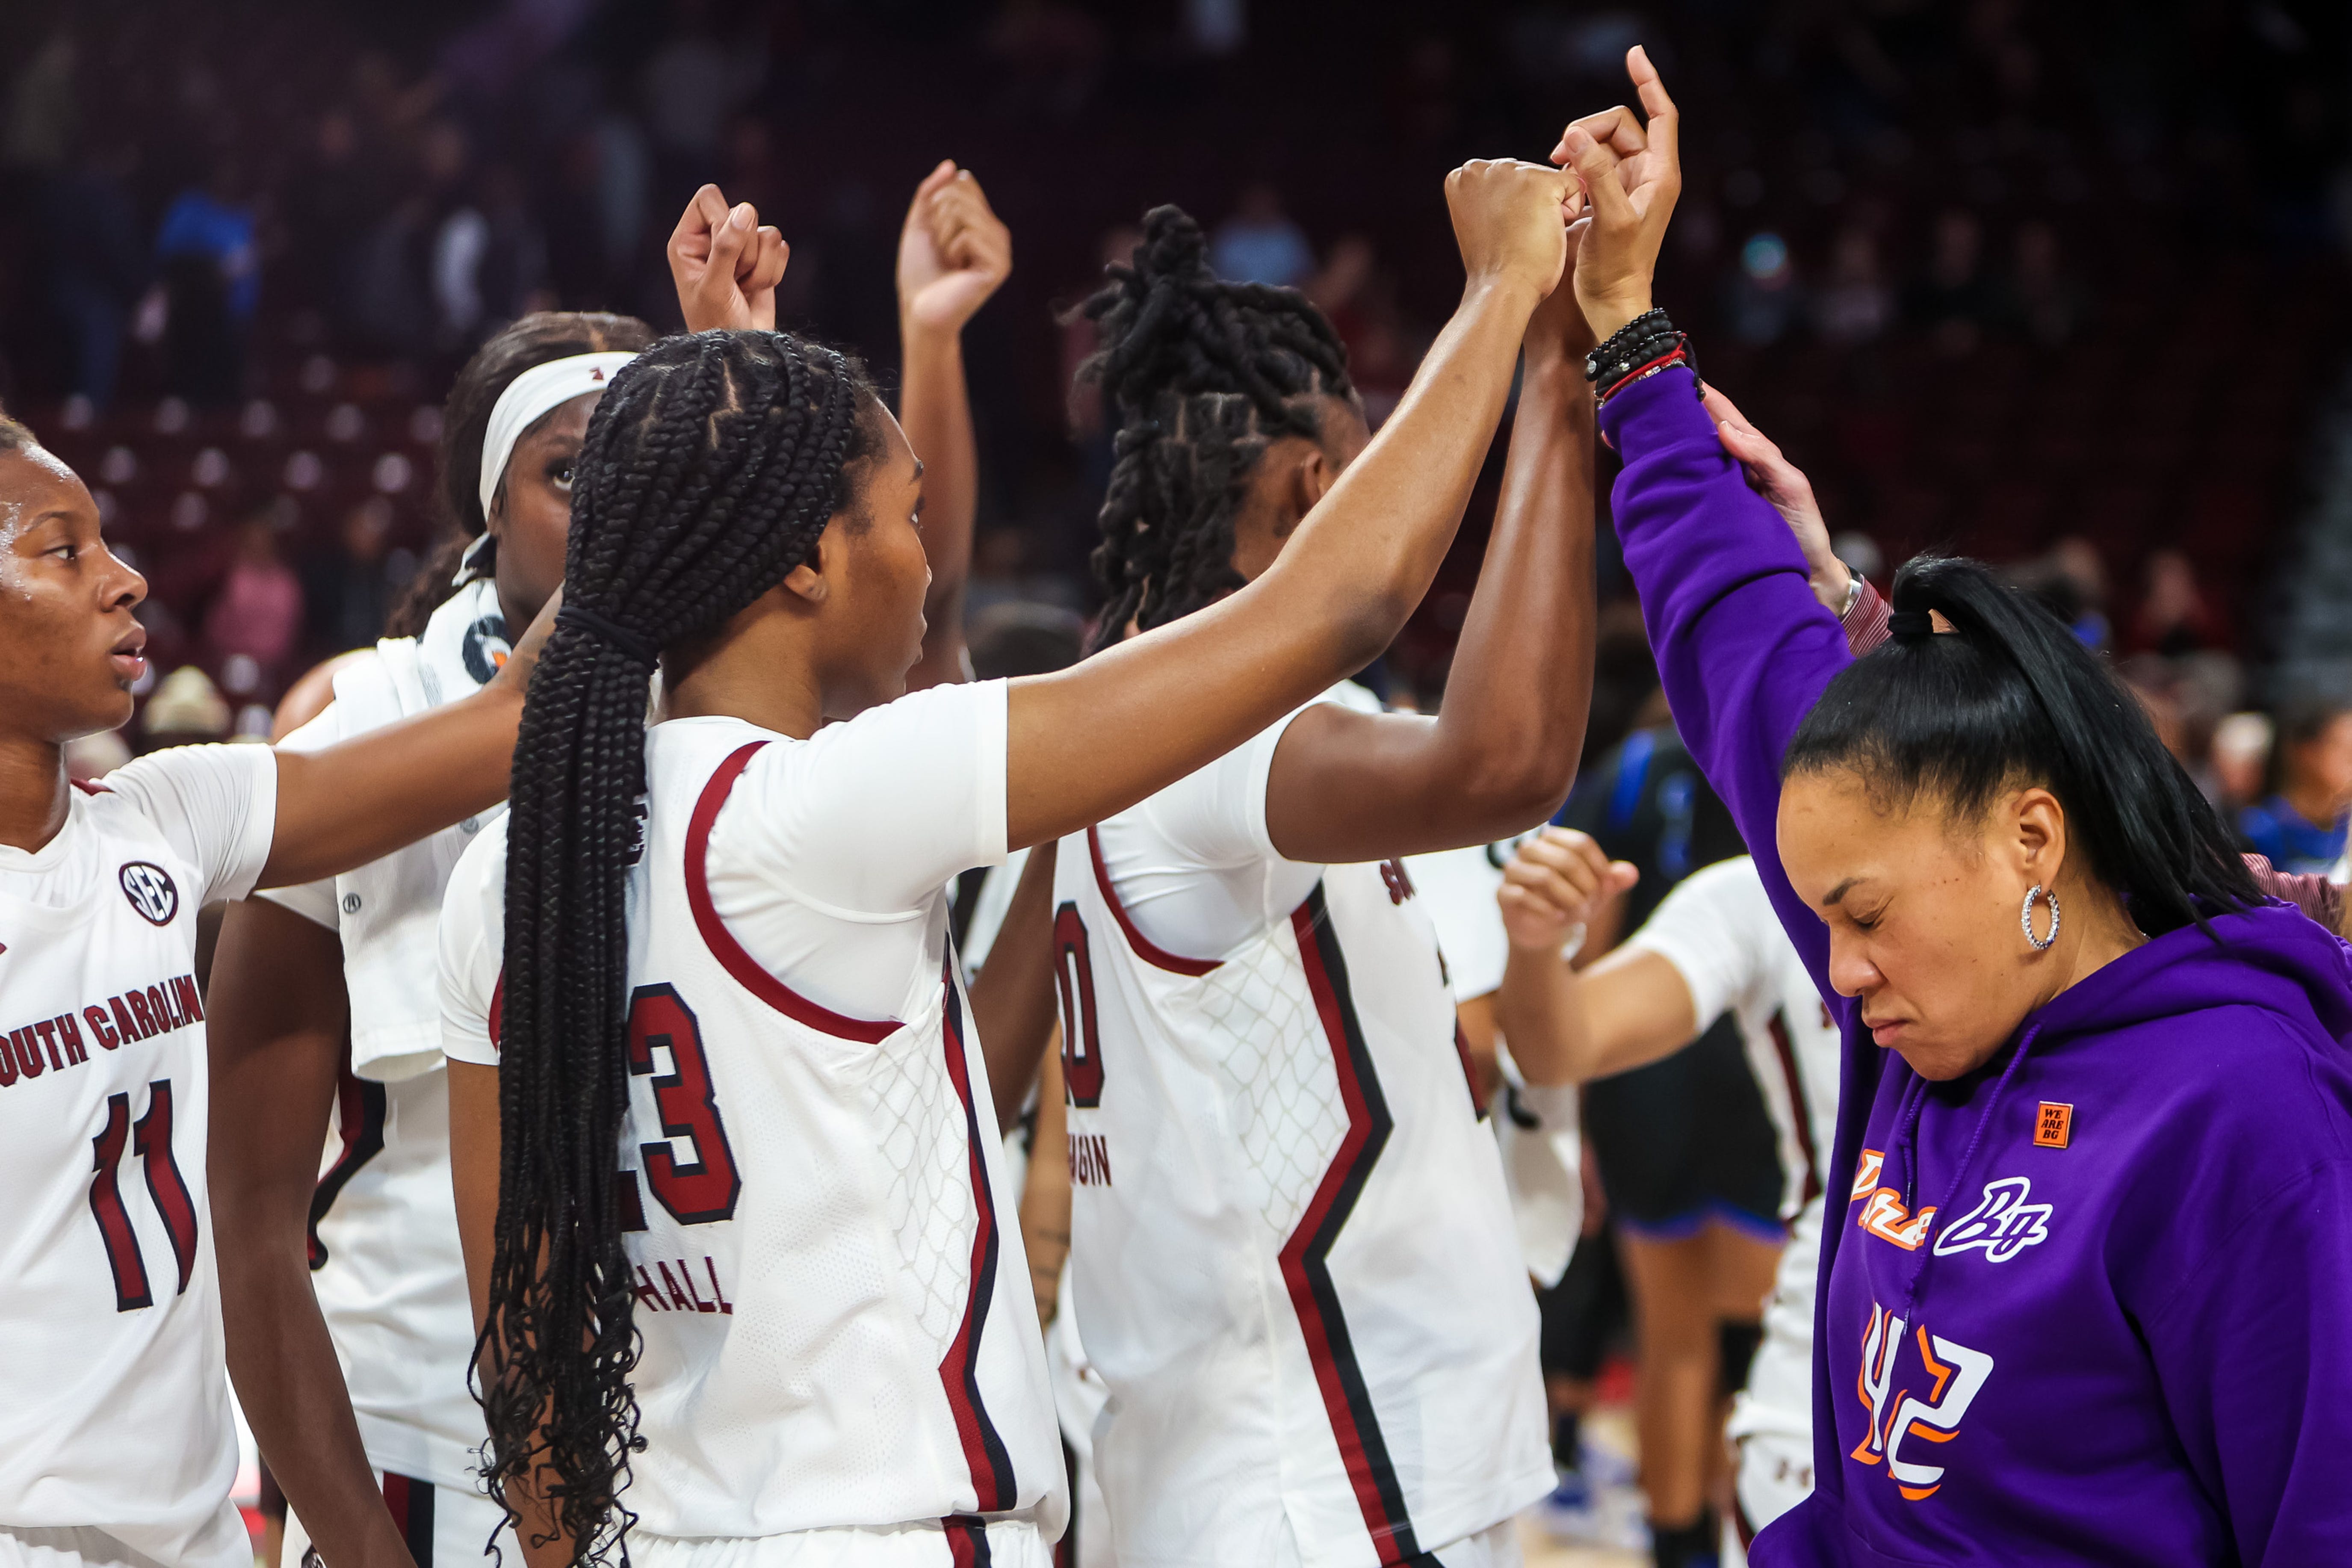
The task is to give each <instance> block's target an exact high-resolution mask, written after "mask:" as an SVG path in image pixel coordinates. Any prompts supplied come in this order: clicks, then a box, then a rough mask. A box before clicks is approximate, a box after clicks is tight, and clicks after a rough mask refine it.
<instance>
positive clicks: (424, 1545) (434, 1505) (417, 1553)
mask: <svg viewBox="0 0 2352 1568" xmlns="http://www.w3.org/2000/svg"><path fill="white" fill-rule="evenodd" d="M375 1474H376V1480H377V1482H378V1484H380V1485H381V1486H382V1487H383V1503H384V1506H385V1507H386V1508H388V1509H390V1510H392V1520H393V1522H394V1524H396V1525H398V1526H399V1527H400V1533H401V1536H402V1538H403V1539H404V1540H405V1541H406V1542H408V1554H409V1555H410V1556H411V1557H413V1558H415V1560H416V1568H434V1565H435V1564H436V1563H438V1564H439V1565H440V1568H449V1565H450V1564H451V1563H475V1562H479V1561H482V1560H484V1559H486V1558H488V1556H489V1554H490V1531H493V1530H496V1531H499V1546H501V1547H502V1548H504V1549H505V1553H506V1562H507V1568H515V1565H516V1564H518V1563H520V1562H521V1561H522V1552H521V1549H520V1547H519V1546H518V1545H517V1543H516V1542H515V1538H514V1531H513V1529H512V1527H511V1526H509V1525H507V1523H506V1510H504V1509H502V1508H500V1507H499V1505H498V1504H497V1503H495V1502H492V1501H491V1500H490V1499H489V1497H488V1494H487V1493H483V1492H478V1491H476V1490H474V1489H472V1488H470V1487H464V1488H460V1487H437V1486H435V1485H434V1484H433V1483H432V1482H431V1481H425V1480H418V1479H415V1478H413V1477H409V1476H403V1475H394V1474H390V1473H387V1472H385V1471H383V1470H378V1471H377V1472H376V1473H375ZM309 1550H310V1531H308V1530H307V1529H305V1528H303V1524H302V1521H301V1520H299V1519H298V1518H297V1517H295V1513H294V1510H293V1508H292V1507H291V1506H290V1505H289V1507H288V1508H287V1510H286V1544H285V1546H284V1548H283V1549H282V1550H280V1552H278V1568H302V1554H303V1553H304V1552H307V1551H309Z"/></svg>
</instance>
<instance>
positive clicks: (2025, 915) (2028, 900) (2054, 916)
mask: <svg viewBox="0 0 2352 1568" xmlns="http://www.w3.org/2000/svg"><path fill="white" fill-rule="evenodd" d="M2036 899H2047V900H2050V934H2049V935H2048V936H2036V935H2034V934H2033V900H2036ZM2017 923H2018V924H2019V925H2020V926H2022V927H2023V928H2024V930H2025V940H2026V941H2028V942H2032V944H2033V948H2034V951H2035V952H2049V951H2050V944H2051V943H2052V942H2056V941H2057V940H2058V895H2057V894H2055V893H2050V892H2044V891H2043V890H2042V884H2041V883H2039V882H2036V883H2034V884H2033V886H2032V887H2031V888H2028V889H2025V904H2024V907H2023V908H2021V909H2020V910H2018V911H2017Z"/></svg>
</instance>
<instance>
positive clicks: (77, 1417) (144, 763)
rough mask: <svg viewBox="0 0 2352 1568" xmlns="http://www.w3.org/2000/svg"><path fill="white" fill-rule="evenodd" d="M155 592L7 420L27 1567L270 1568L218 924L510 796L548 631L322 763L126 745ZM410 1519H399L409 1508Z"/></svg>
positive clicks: (2, 931) (17, 1506) (15, 1538)
mask: <svg viewBox="0 0 2352 1568" xmlns="http://www.w3.org/2000/svg"><path fill="white" fill-rule="evenodd" d="M145 595H146V584H145V582H144V581H143V580H142V578H141V577H140V576H139V574H137V573H135V572H133V571H131V569H130V568H129V567H127V566H125V565H124V564H123V563H121V561H119V560H117V559H116V558H115V556H114V555H113V554H112V553H111V552H110V551H109V550H108V549H107V547H106V544H105V542H104V541H103V540H102V539H101V538H100V531H99V516H98V509H97V507H96V506H95V505H94V504H93V503H92V501H91V500H90V496H89V491H88V489H85V488H84V487H83V485H82V483H81V481H80V479H78V478H76V477H75V475H74V473H73V471H72V470H71V469H70V468H67V467H66V466H65V465H64V464H63V463H61V462H59V461H58V459H57V458H55V457H53V456H51V455H50V454H49V453H48V452H47V451H46V450H45V449H43V448H42V447H40V446H39V445H38V444H37V442H36V441H35V440H34V438H33V437H32V434H31V433H30V432H29V431H27V430H26V428H25V427H24V426H21V425H18V424H16V423H15V422H13V421H7V420H0V1038H5V1047H6V1048H5V1058H0V1168H5V1177H6V1185H7V1190H8V1194H9V1199H8V1203H7V1205H6V1207H5V1212H0V1342H5V1344H6V1345H7V1347H8V1351H7V1360H6V1364H5V1371H0V1563H6V1564H9V1565H10V1568H15V1565H16V1564H19V1563H37V1564H40V1565H42V1568H72V1565H74V1564H77V1563H89V1564H104V1563H123V1564H129V1565H132V1568H143V1565H146V1564H152V1563H162V1564H168V1565H171V1568H182V1565H186V1568H232V1565H234V1568H244V1565H245V1564H246V1563H249V1562H250V1556H251V1553H250V1548H249V1546H248V1544H247V1540H246V1534H245V1528H244V1525H243V1523H242V1521H240V1519H239V1517H238V1515H237V1512H236V1510H235V1509H234V1508H233V1507H231V1506H230V1503H229V1489H230V1485H231V1482H232V1480H233V1479H234V1477H235V1474H236V1466H237V1451H236V1436H235V1433H234V1430H233V1426H232V1422H231V1418H230V1414H229V1405H228V1384H227V1380H226V1373H225V1370H224V1366H223V1352H222V1342H221V1335H222V1326H221V1316H220V1304H219V1298H218V1294H217V1286H216V1282H215V1254H214V1237H213V1230H212V1224H211V1215H210V1210H209V1205H208V1204H207V1201H206V1195H205V1194H206V1184H205V1136H206V1128H207V1120H208V1105H209V1096H208V1093H207V1083H206V1072H205V1043H204V1035H203V1032H202V1030H201V1029H200V1028H199V1025H200V1024H201V1023H202V1021H203V1019H204V1016H205V1006H204V999H203V997H202V995H201V994H200V992H199V990H198V988H197V985H196V982H195V979H194V967H195V963H194V960H195V942H196V938H195V928H196V915H197V911H198V910H199V909H201V908H202V907H203V906H204V905H205V903H207V902H209V901H211V900H216V899H226V898H237V897H242V896H243V895H244V894H246V893H247V891H249V890H250V889H252V888H253V887H254V886H255V885H256V883H257V882H262V881H270V880H277V881H299V880H308V879H314V878H318V877H322V876H330V875H333V874H335V873H337V872H339V871H342V870H345V869H347V868H351V867H352V866H356V865H360V864H362V863H364V862H366V861H369V860H372V859H374V858H377V857H379V856H381V855H383V854H386V853H389V852H390V851H392V850H394V849H395V848H397V847H400V846H401V845H402V844H404V843H406V842H409V841H411V840H414V839H415V838H418V837H422V836H424V835H425V834H427V833H430V832H433V831H435V830H436V829H438V828H441V827H444V826H447V825H448V824H450V823H452V822H455V821H457V820H458V819H459V818H461V817H463V816H466V815H467V814H468V813H470V812H475V811H479V810H482V809H484V808H486V807H488V805H491V804H492V803H493V802H495V801H496V800H498V799H499V797H500V796H501V795H504V794H505V793H506V777H507V763H508V758H509V756H510V755H511V752H512V749H513V737H514V733H515V726H516V722H517V720H518V717H519V714H520V709H521V692H522V687H523V684H524V682H525V681H526V680H527V679H528V678H529V675H530V668H531V665H532V663H533V662H534V660H535V658H536V648H537V646H538V642H539V640H540V636H541V634H540V633H539V632H538V631H534V632H533V634H532V635H531V636H530V637H528V638H526V639H525V642H524V645H523V647H521V648H520V649H518V651H517V655H516V657H515V658H512V659H510V660H509V664H508V667H507V668H506V669H505V670H503V671H501V672H500V674H499V676H498V677H497V678H496V679H493V680H492V681H490V682H489V683H488V685H487V686H486V687H485V689H483V690H481V691H480V692H478V693H477V694H475V695H474V696H473V697H471V698H468V699H467V700H465V701H463V702H458V703H454V704H452V705H450V706H449V707H447V708H446V709H444V710H441V711H440V712H438V713H436V714H434V715H432V716H430V717H428V718H425V719H419V720H414V721H408V722H405V723H403V724H399V725H395V726H392V727H389V728H387V729H385V730H383V731H380V732H378V733H376V734H373V735H370V736H367V737H364V738H362V739H360V740H357V741H353V742H348V743H346V744H343V745H340V746H335V747H331V748H329V749H327V750H324V751H321V752H315V753H311V754H309V755H300V754H296V753H292V752H276V751H273V750H271V749H270V748H268V747H262V746H251V747H247V746H236V747H228V746H198V747H190V748H185V749H183V750H176V751H167V752H157V753H155V754H154V755H152V756H149V757H146V758H142V759H141V760H140V761H138V762H134V763H130V764H128V765H126V766H124V767H122V768H121V769H119V770H117V771H116V772H115V773H112V774H110V776H109V778H108V779H107V781H106V783H104V784H100V785H94V786H68V782H67V773H66V767H65V763H64V755H63V748H64V745H65V742H68V741H69V740H71V739H73V738H75V737H77V736H80V735H86V734H91V733H96V732H98V731H104V730H108V729H112V728H115V727H118V726H120V725H121V724H122V723H123V722H124V721H127V720H128V719H129V718H130V717H131V707H132V700H131V689H132V687H133V685H134V684H135V683H136V682H137V681H138V679H139V678H140V677H141V676H142V674H143V673H144V672H145V658H144V655H143V651H142V650H143V647H144V645H145V640H146V634H145V633H144V632H143V631H142V629H141V628H140V626H139V623H138V621H137V620H136V618H135V616H134V611H135V610H136V608H137V606H138V605H139V604H140V602H141V600H142V599H143V598H144V597H145ZM380 1506H381V1505H379V1507H380Z"/></svg>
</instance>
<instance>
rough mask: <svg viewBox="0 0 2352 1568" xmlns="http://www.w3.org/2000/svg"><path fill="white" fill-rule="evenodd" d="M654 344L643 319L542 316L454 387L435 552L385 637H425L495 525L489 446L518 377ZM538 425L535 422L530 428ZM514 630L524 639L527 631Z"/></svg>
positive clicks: (445, 428) (487, 350) (481, 352)
mask: <svg viewBox="0 0 2352 1568" xmlns="http://www.w3.org/2000/svg"><path fill="white" fill-rule="evenodd" d="M653 341H654V330H653V329H652V328H651V327H649V326H647V325H646V324H645V322H643V321H639V320H637V319H636V318H635V316H614V315H607V314H605V313H604V312H603V311H600V310H535V311H533V312H532V313H531V314H530V315H528V316H525V317H523V318H522V319H521V320H520V321H517V322H515V323H514V324H513V325H512V326H510V327H509V328H507V329H506V330H505V331H501V332H499V334H498V335H497V336H495V337H493V338H491V339H490V341H489V342H486V343H484V344H483V345H482V346H481V347H480V348H478V349H476V350H475V351H474V357H473V358H471V359H469V360H467V362H466V367H465V368H464V369H463V370H461V371H459V372H458V373H457V380H456V381H454V382H452V383H451V384H450V385H449V400H448V402H446V404H444V405H442V409H441V442H440V462H439V465H438V473H437V474H436V483H435V487H434V497H435V502H436V508H435V510H436V511H437V512H438V513H439V514H440V515H439V516H438V517H437V518H436V524H437V526H436V529H435V531H434V541H433V548H432V549H431V550H429V551H427V552H425V563H424V564H423V565H421V566H419V567H418V568H417V569H416V574H415V576H413V577H411V578H410V579H409V580H408V584H407V586H405V587H404V588H403V589H401V591H400V596H399V597H398V598H397V599H395V600H394V601H393V606H392V613H391V614H390V615H389V616H386V617H385V619H384V628H383V635H384V636H386V637H419V636H422V635H423V634H424V631H425V622H426V621H428V620H430V619H432V617H433V612H434V611H436V610H437V609H439V608H440V607H441V605H443V604H444V603H445V602H446V600H447V599H448V598H449V596H450V595H452V594H454V593H456V592H457V568H458V565H459V563H462V562H463V561H464V560H465V558H466V552H467V549H468V548H469V547H470V546H471V545H472V544H473V542H474V541H476V540H477V539H479V538H480V537H481V536H482V534H483V532H484V531H486V530H487V529H488V527H489V520H488V518H486V517H484V516H483V515H482V443H483V442H484V441H486V440H488V438H489V431H490V411H491V410H492V409H494V408H496V407H497V406H498V405H499V397H500V396H501V395H504V394H505V392H506V389H507V388H508V387H509V386H512V385H513V384H514V382H515V377H517V376H519V375H520V374H522V373H523V372H525V371H527V370H530V369H533V368H535V367H537V366H539V365H542V364H547V363H551V361H554V360H560V359H571V358H573V357H574V356H576V355H579V354H593V353H611V352H614V351H616V350H619V351H625V350H629V349H642V348H645V347H646V345H647V344H649V343H651V342H653ZM544 417H545V416H544V415H542V416H541V418H544ZM538 427H539V426H538V425H537V423H536V422H534V423H533V424H532V426H531V427H530V428H531V429H533V430H535V429H537V428H538ZM523 434H524V435H529V434H530V430H526V431H524V432H523ZM481 564H482V570H481V571H480V572H478V573H477V574H476V575H481V576H487V575H488V572H489V563H488V562H483V563H481ZM512 630H513V632H514V635H515V636H517V637H520V636H522V628H521V627H520V626H516V627H513V628H512Z"/></svg>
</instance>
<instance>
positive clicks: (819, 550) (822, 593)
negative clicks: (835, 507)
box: [778, 523, 839, 606]
mask: <svg viewBox="0 0 2352 1568" xmlns="http://www.w3.org/2000/svg"><path fill="white" fill-rule="evenodd" d="M836 539H837V535H836V534H835V531H834V528H833V525H832V524H830V523H828V524H826V525H825V530H824V532H823V533H820V534H818V535H817V536H816V548H815V549H814V550H812V551H810V552H809V555H808V559H807V560H805V561H803V562H802V563H800V564H799V565H797V566H795V567H793V569H792V570H791V571H789V572H787V573H785V574H784V580H783V582H782V583H781V584H778V586H780V587H782V589H783V590H784V592H785V593H787V594H790V595H793V597H794V598H797V599H799V600H800V601H801V602H802V603H803V604H804V605H812V606H814V605H822V604H824V602H825V600H826V599H828V598H830V597H831V596H832V594H833V579H832V577H831V575H830V574H829V573H828V571H827V568H828V567H830V566H832V565H834V564H835V559H836V558H835V555H834V553H833V552H835V550H836V549H838V548H839V546H838V544H837V542H836Z"/></svg>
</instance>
